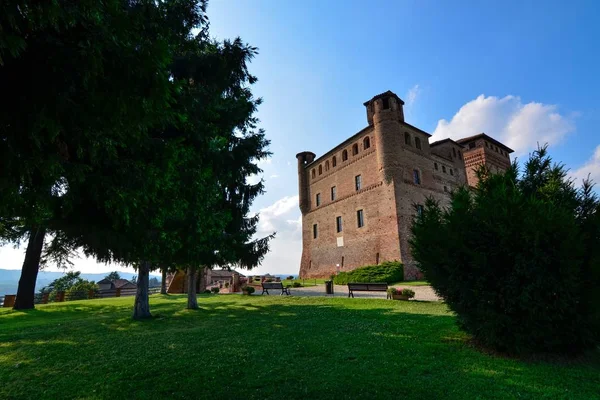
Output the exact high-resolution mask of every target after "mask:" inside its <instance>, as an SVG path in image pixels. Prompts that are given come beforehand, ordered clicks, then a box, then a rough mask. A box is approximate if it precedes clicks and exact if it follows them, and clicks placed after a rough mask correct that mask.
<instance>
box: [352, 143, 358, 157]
mask: <svg viewBox="0 0 600 400" xmlns="http://www.w3.org/2000/svg"><path fill="white" fill-rule="evenodd" d="M357 154H358V144H356V143H354V144H353V145H352V155H353V156H355V155H357Z"/></svg>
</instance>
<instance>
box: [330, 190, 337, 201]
mask: <svg viewBox="0 0 600 400" xmlns="http://www.w3.org/2000/svg"><path fill="white" fill-rule="evenodd" d="M336 191H337V189H336V187H335V186H332V187H331V201H333V200H335V196H336V194H337V193H336Z"/></svg>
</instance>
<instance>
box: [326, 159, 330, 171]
mask: <svg viewBox="0 0 600 400" xmlns="http://www.w3.org/2000/svg"><path fill="white" fill-rule="evenodd" d="M327 171H329V160H327V161H325V172H327Z"/></svg>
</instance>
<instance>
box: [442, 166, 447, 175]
mask: <svg viewBox="0 0 600 400" xmlns="http://www.w3.org/2000/svg"><path fill="white" fill-rule="evenodd" d="M442 172H443V173H446V166H445V165H442Z"/></svg>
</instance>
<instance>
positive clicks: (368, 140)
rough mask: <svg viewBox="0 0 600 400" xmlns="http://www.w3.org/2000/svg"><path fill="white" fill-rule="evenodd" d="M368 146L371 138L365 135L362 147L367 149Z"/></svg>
mask: <svg viewBox="0 0 600 400" xmlns="http://www.w3.org/2000/svg"><path fill="white" fill-rule="evenodd" d="M369 147H371V139H369V137H368V136H367V137H366V138H365V139H364V140H363V149H365V150H366V149H368V148H369Z"/></svg>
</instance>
